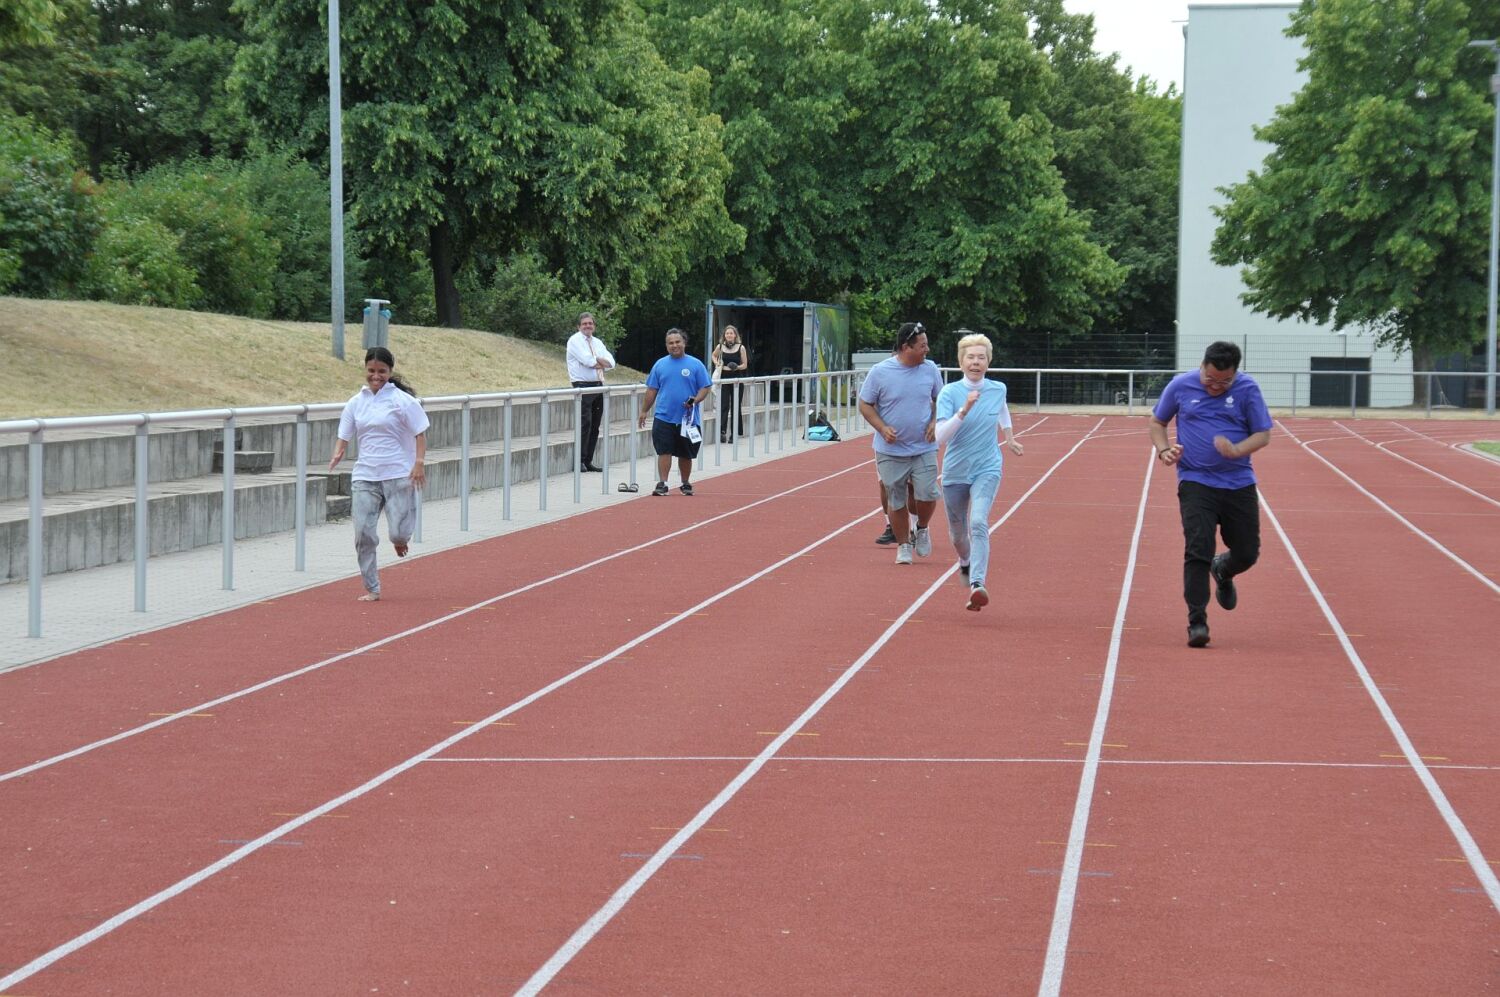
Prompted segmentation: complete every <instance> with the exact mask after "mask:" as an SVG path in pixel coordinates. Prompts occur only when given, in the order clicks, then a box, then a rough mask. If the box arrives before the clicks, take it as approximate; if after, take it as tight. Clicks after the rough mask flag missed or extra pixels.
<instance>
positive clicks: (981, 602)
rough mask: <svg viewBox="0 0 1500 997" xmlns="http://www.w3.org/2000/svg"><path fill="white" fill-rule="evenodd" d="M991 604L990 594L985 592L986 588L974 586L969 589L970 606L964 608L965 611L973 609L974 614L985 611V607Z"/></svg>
mask: <svg viewBox="0 0 1500 997" xmlns="http://www.w3.org/2000/svg"><path fill="white" fill-rule="evenodd" d="M989 604H990V594H989V593H988V592H986V591H985V590H984V586H983V585H973V586H970V588H969V603H968V605H966V606H964V608H965V609H972V610H973V611H974V612H976V613H977V612H979V611H980V610H981V609H983V608H984V607H985V606H988V605H989Z"/></svg>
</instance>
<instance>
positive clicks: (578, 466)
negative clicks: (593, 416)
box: [573, 388, 583, 505]
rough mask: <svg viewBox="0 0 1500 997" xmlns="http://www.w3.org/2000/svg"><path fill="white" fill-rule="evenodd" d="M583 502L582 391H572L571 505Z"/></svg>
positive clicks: (575, 389) (576, 389)
mask: <svg viewBox="0 0 1500 997" xmlns="http://www.w3.org/2000/svg"><path fill="white" fill-rule="evenodd" d="M582 501H583V391H582V390H581V389H579V388H574V389H573V504H574V505H577V504H578V503H580V502H582Z"/></svg>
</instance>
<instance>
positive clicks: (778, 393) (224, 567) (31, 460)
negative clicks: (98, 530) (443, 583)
mask: <svg viewBox="0 0 1500 997" xmlns="http://www.w3.org/2000/svg"><path fill="white" fill-rule="evenodd" d="M862 380H863V372H860V371H834V372H828V373H819V374H796V375H783V376H775V377H746V378H735V379H732V380H730V381H728V382H725V383H726V384H728V385H731V386H732V391H733V395H734V402H735V408H734V411H737V412H738V411H741V407H740V406H741V405H742V404H743V406H744V407H743V410H742V411H743V414H744V417H745V418H744V427H743V428H744V432H743V433H740V432H736V433H735V434H734V436H733V440H732V443H730V444H726V443H725V442H723V440H722V438H721V434H720V433H719V432H718V429H719V422H720V420H721V419H722V418H723V417H724V412H723V411H721V409H723V408H726V407H727V406H723V405H721V404H720V403H719V401H718V396H719V395H720V385H718V384H715V386H714V389H713V392H712V396H713V398H714V403H713V405H712V407H711V408H710V407H709V406H707V405H706V406H705V409H706V411H705V412H704V423H705V432H708V427H709V426H712V429H713V431H712V435H711V436H710V437H709V438H708V439H705V440H704V445H703V446H702V447H701V448H700V450H699V454H698V467H699V468H703V467H705V466H706V464H707V461H708V460H709V459H710V452H711V459H712V460H713V464H714V466H715V467H720V466H722V465H723V461H724V457H725V450H726V448H727V449H728V451H729V452H728V457H729V459H730V460H731V461H738V460H739V459H740V446H741V442H742V441H743V442H744V444H745V446H746V447H747V455H746V456H747V459H750V458H754V457H755V455H756V446H757V443H759V445H760V447H761V453H762V454H764V455H770V454H771V453H772V452H773V446H774V450H775V451H778V452H779V451H783V450H785V449H787V446H788V443H787V434H788V431H789V430H790V431H791V445H792V446H797V445H798V444H799V443H800V441H801V440H802V438H803V434H804V433H805V431H806V428H807V425H808V423H809V421H810V418H811V417H812V415H813V414H814V413H822V414H824V415H825V416H826V417H827V418H828V420H829V421H830V422H831V423H833V424H834V425H835V426H836V427H840V428H842V430H843V432H844V433H845V434H846V435H847V434H848V433H849V432H850V431H851V430H852V429H853V428H854V426H855V420H856V419H858V413H857V411H856V408H855V403H854V400H855V393H856V391H857V390H858V386H859V383H860V382H861V381H862ZM645 390H646V387H645V385H643V384H627V385H607V386H604V387H601V388H582V389H580V388H546V389H541V390H533V391H513V392H493V393H485V394H471V395H442V396H436V397H431V398H423V399H420V402H421V404H422V406H423V407H424V408H427V409H437V408H440V407H441V408H452V407H457V408H458V410H459V420H460V426H459V445H458V450H459V454H458V456H459V465H458V499H459V502H458V519H459V529H460V530H461V531H463V532H467V531H469V529H470V515H469V513H470V509H469V499H470V492H471V490H472V488H471V463H472V460H473V456H474V453H473V447H474V444H473V439H472V436H473V433H472V416H473V411H474V409H475V408H476V407H480V406H485V407H489V406H495V407H499V408H500V410H501V412H500V420H499V421H500V427H499V443H500V489H501V492H502V499H501V517H502V519H503V520H510V519H511V516H512V489H513V486H514V484H515V468H514V458H515V454H516V449H517V447H516V443H517V441H516V438H515V435H514V431H513V429H514V414H515V409H516V406H517V405H524V404H533V403H534V404H536V405H537V406H538V407H539V410H540V411H539V428H538V433H537V436H536V437H535V440H536V445H537V449H538V465H537V482H538V509H539V510H541V511H545V510H546V508H547V480H548V476H549V470H550V469H549V466H548V465H549V450H550V449H551V447H552V445H553V444H554V443H555V442H557V441H553V440H551V429H550V426H549V413H550V410H551V408H552V404H551V403H553V402H556V401H561V400H568V399H571V401H572V415H573V427H572V429H573V432H572V440H571V447H572V451H571V453H572V465H573V502H574V503H575V504H577V503H580V502H581V501H582V490H583V472H582V468H581V467H580V466H579V460H578V456H579V454H580V453H581V442H582V440H581V431H582V420H581V418H580V415H581V409H582V405H583V396H585V395H596V394H602V395H603V396H604V398H603V413H602V415H601V419H600V424H601V429H602V432H601V439H600V441H599V443H600V445H601V446H602V447H603V450H602V456H601V460H600V462H599V463H600V467H601V469H602V472H603V473H602V474H601V475H600V478H601V481H600V489H601V491H602V492H603V493H605V494H608V493H609V492H610V482H611V476H612V469H613V465H614V463H615V461H614V455H613V454H612V453H611V446H612V443H613V441H612V439H611V437H612V432H611V429H612V428H613V427H614V426H615V420H614V419H613V418H612V410H613V409H614V408H615V406H617V405H620V404H624V405H625V406H626V409H625V413H626V416H627V418H626V419H625V420H620V421H624V422H626V423H627V424H628V427H629V428H628V430H627V433H628V440H629V443H628V446H629V454H628V457H627V458H626V459H625V461H622V463H628V467H629V471H628V474H629V477H628V481H629V482H630V483H631V484H634V483H635V482H636V474H637V463H638V460H639V458H640V456H641V455H640V449H641V448H640V439H641V432H642V430H641V427H639V426H638V425H637V412H638V409H639V402H640V400H641V398H642V397H643V395H644V393H645ZM343 408H344V403H342V402H330V403H318V404H306V405H279V406H263V407H255V408H217V409H197V410H191V411H180V412H156V413H134V414H122V415H101V416H74V417H60V418H44V419H17V420H9V421H0V440H3V439H4V437H5V436H7V435H13V434H25V435H26V437H27V442H26V447H27V455H26V462H25V463H26V468H27V478H28V480H27V488H26V499H27V525H26V544H27V558H26V565H27V572H26V574H27V586H28V595H27V625H26V631H27V636H29V637H40V636H41V634H42V595H43V580H44V578H45V576H46V573H47V572H46V567H47V565H46V558H45V554H46V545H45V541H46V535H45V528H46V527H45V495H44V491H45V484H46V479H45V475H46V464H45V459H44V458H45V448H46V446H47V439H46V437H47V434H48V433H61V432H68V431H74V430H96V429H131V430H133V431H134V436H135V442H134V452H133V468H132V477H133V482H134V501H133V505H132V511H133V515H134V535H133V540H132V557H133V559H134V566H135V577H134V609H135V611H136V612H142V613H144V612H146V605H147V598H146V596H147V563H148V561H149V559H150V501H149V494H148V491H149V489H148V484H149V482H150V475H151V461H150V449H149V447H148V439H149V433H150V429H151V427H153V426H165V425H168V424H170V425H173V426H180V425H184V424H188V425H192V424H204V423H207V424H210V425H213V424H217V425H218V426H219V428H220V430H221V432H222V439H223V443H222V454H223V456H222V459H221V460H222V496H221V499H220V517H221V524H220V526H221V530H220V539H219V544H220V546H221V548H222V552H221V572H220V576H221V577H220V584H221V587H222V588H223V589H224V590H233V588H234V547H235V491H234V489H235V451H236V446H235V442H236V429H237V427H238V426H239V425H243V424H244V423H245V422H246V421H247V420H251V419H254V420H266V419H277V418H291V419H294V420H295V441H294V452H293V460H292V463H293V467H294V469H295V475H296V478H295V507H296V511H295V519H294V526H293V529H292V533H293V545H292V546H293V563H294V568H295V570H297V571H305V570H306V569H307V543H306V541H307V490H308V466H309V460H310V454H309V442H308V441H309V419H310V417H313V416H319V415H324V416H332V415H334V414H336V413H340V412H342V411H343ZM740 428H741V427H736V429H740ZM646 432H649V427H648V428H647V429H646ZM564 445H567V444H566V442H564ZM422 504H423V503H422V495H421V492H420V491H419V492H418V494H417V519H416V529H415V531H414V533H413V536H412V540H413V542H417V543H420V542H421V540H422Z"/></svg>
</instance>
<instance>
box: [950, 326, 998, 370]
mask: <svg viewBox="0 0 1500 997" xmlns="http://www.w3.org/2000/svg"><path fill="white" fill-rule="evenodd" d="M955 335H958V336H961V337H963V338H961V339H960V340H959V341H958V359H959V362H960V363H961V362H963V358H964V350H967V349H968V348H969V347H971V346H983V347H984V360H985V363H989V362H990V361H991V360H993V359H995V348H994V346H992V345H991V344H990V337H988V336H986V335H984V334H983V333H981V332H970V331H969V330H968V329H959V330H958V331H957V332H956V333H955Z"/></svg>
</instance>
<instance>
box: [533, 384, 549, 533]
mask: <svg viewBox="0 0 1500 997" xmlns="http://www.w3.org/2000/svg"><path fill="white" fill-rule="evenodd" d="M541 406H542V414H541V431H540V433H541V435H539V436H538V437H537V440H538V442H539V444H540V449H539V450H538V451H537V455H536V459H537V465H536V472H537V473H536V483H537V488H538V491H537V508H538V509H540V510H541V511H543V512H546V511H547V451H548V450H550V449H552V448H551V447H549V446H548V445H547V437H548V435H549V433H550V432H551V427H550V426H549V425H548V418H547V414H548V410H549V409H551V408H552V404H551V403H550V402H548V401H547V392H545V391H543V392H542V400H541Z"/></svg>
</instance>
